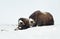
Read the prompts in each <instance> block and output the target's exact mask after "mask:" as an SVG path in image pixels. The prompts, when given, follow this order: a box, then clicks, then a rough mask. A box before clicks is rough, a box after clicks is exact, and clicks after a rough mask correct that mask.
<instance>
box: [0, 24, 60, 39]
mask: <svg viewBox="0 0 60 39" xmlns="http://www.w3.org/2000/svg"><path fill="white" fill-rule="evenodd" d="M16 26H17V25H13V24H11V25H9V24H4V25H0V39H60V28H59V27H60V26H59V25H52V26H41V27H32V28H28V29H25V30H18V31H14V29H15V28H16Z"/></svg>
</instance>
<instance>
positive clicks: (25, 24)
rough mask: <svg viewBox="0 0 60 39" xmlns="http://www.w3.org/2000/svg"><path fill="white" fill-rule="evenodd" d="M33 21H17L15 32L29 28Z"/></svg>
mask: <svg viewBox="0 0 60 39" xmlns="http://www.w3.org/2000/svg"><path fill="white" fill-rule="evenodd" d="M34 23H35V22H34V20H32V19H27V18H19V19H18V27H17V28H16V29H15V30H23V29H27V28H30V27H31V26H32V25H33V24H34Z"/></svg>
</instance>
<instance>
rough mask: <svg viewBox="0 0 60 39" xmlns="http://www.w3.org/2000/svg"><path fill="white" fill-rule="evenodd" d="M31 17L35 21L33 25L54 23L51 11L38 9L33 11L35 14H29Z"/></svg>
mask: <svg viewBox="0 0 60 39" xmlns="http://www.w3.org/2000/svg"><path fill="white" fill-rule="evenodd" d="M29 18H30V19H33V20H34V21H35V23H34V24H33V26H36V25H38V26H44V25H54V19H53V16H52V15H51V14H50V13H49V12H41V11H39V10H37V11H35V12H33V14H31V15H30V16H29Z"/></svg>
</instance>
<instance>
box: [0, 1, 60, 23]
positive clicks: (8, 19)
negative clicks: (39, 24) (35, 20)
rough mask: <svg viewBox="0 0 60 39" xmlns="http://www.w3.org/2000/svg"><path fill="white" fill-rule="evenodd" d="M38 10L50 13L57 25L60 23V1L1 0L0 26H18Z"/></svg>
mask: <svg viewBox="0 0 60 39" xmlns="http://www.w3.org/2000/svg"><path fill="white" fill-rule="evenodd" d="M36 10H40V11H42V12H43V11H48V12H50V13H51V14H52V15H53V17H54V20H55V24H59V23H60V22H59V21H60V0H0V24H17V22H18V19H19V18H20V17H25V18H28V17H29V16H30V15H31V14H32V13H33V12H34V11H36Z"/></svg>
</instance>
